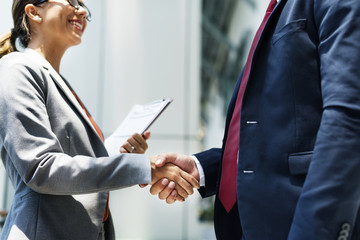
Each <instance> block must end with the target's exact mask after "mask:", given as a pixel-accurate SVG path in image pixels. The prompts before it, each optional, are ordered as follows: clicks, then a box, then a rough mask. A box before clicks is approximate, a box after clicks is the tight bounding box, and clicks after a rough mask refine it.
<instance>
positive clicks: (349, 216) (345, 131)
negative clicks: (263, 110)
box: [288, 0, 360, 239]
mask: <svg viewBox="0 0 360 240" xmlns="http://www.w3.org/2000/svg"><path fill="white" fill-rule="evenodd" d="M314 3H315V4H314V16H315V22H316V25H317V28H318V35H319V47H318V49H319V58H320V63H321V69H320V70H321V88H322V98H323V115H322V119H321V124H320V128H319V131H318V134H317V139H316V143H315V148H314V154H313V158H312V161H311V164H310V168H309V172H308V175H307V177H306V181H305V183H304V186H303V190H302V193H301V196H300V198H299V201H298V204H297V208H296V211H295V215H294V219H293V223H292V227H291V230H290V234H289V237H288V239H336V237H337V236H339V237H341V236H343V237H344V238H341V239H350V237H349V238H347V236H345V235H346V234H349V235H351V234H353V236H355V235H356V233H355V231H353V227H354V226H355V223H356V222H358V221H359V219H357V216H358V209H359V206H360V198H359V196H360V187H359V183H360V174H359V173H360V28H359V26H360V2H359V1H358V0H349V1H338V0H333V1H332V0H325V1H324V0H315V1H314ZM357 231H358V230H357ZM346 232H347V233H346ZM357 234H358V233H357ZM358 237H359V236H357V237H356V239H358ZM338 239H340V238H338ZM351 239H355V238H351Z"/></svg>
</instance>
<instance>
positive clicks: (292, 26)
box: [271, 19, 307, 44]
mask: <svg viewBox="0 0 360 240" xmlns="http://www.w3.org/2000/svg"><path fill="white" fill-rule="evenodd" d="M306 22H307V20H306V19H299V20H295V21H292V22H290V23H288V24H286V25H285V26H284V27H282V28H281V29H280V30H279V31H278V32H277V33H275V34H274V35H273V37H272V41H271V42H272V44H275V43H277V42H278V41H279V40H280V39H282V38H283V37H285V36H287V35H290V34H292V33H295V32H297V31H303V30H304V29H305V27H306Z"/></svg>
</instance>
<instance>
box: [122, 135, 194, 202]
mask: <svg viewBox="0 0 360 240" xmlns="http://www.w3.org/2000/svg"><path fill="white" fill-rule="evenodd" d="M149 138H150V132H145V133H144V134H143V135H140V134H138V133H135V134H134V135H132V136H131V137H130V138H129V139H128V140H127V142H126V143H125V144H124V145H123V146H121V148H120V152H121V153H139V154H143V153H145V151H146V150H147V148H148V145H147V143H146V140H148V139H149ZM150 161H151V179H152V180H151V183H150V184H151V185H152V186H151V188H150V193H151V194H152V195H158V196H159V198H160V199H162V200H166V202H167V203H168V204H171V203H174V202H175V201H180V202H183V201H185V199H186V198H187V197H188V196H189V195H191V194H193V192H194V191H193V188H197V189H198V188H199V187H200V186H199V172H198V170H197V167H196V164H195V162H194V160H193V159H192V157H190V156H186V155H181V154H177V153H164V154H159V155H157V156H152V157H150ZM145 186H147V184H141V185H140V187H145Z"/></svg>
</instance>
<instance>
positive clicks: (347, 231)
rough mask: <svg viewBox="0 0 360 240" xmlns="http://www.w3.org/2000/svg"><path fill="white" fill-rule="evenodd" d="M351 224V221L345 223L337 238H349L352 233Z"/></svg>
mask: <svg viewBox="0 0 360 240" xmlns="http://www.w3.org/2000/svg"><path fill="white" fill-rule="evenodd" d="M350 230H351V225H350V224H349V223H343V224H342V225H341V230H340V233H339V236H338V238H337V240H347V239H348V237H349V234H350Z"/></svg>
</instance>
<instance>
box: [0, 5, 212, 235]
mask: <svg viewBox="0 0 360 240" xmlns="http://www.w3.org/2000/svg"><path fill="white" fill-rule="evenodd" d="M11 2H12V1H11V0H7V1H3V3H2V7H1V9H0V21H1V25H0V32H1V33H2V32H4V31H6V30H8V29H10V28H11V27H12V18H11V16H10V9H11ZM85 3H86V4H87V5H88V7H89V8H90V10H91V12H92V15H93V21H92V22H91V23H90V24H89V25H88V29H87V31H86V33H85V35H84V37H83V42H82V44H81V45H80V46H76V47H73V48H71V49H70V50H69V51H68V52H67V53H66V55H65V57H64V59H63V62H62V66H61V72H62V74H63V75H64V76H65V77H66V78H67V80H68V81H69V82H70V83H71V84H72V86H73V88H74V89H75V91H77V93H78V95H79V96H80V98H82V100H83V102H84V103H85V105H86V106H87V108H88V109H89V111H90V112H91V113H92V115H93V117H94V119H95V120H96V121H97V122H98V123H99V125H100V126H101V128H102V129H103V131H104V133H105V135H109V134H110V133H111V132H112V131H113V130H114V129H115V128H116V126H117V125H118V124H119V123H120V122H121V120H122V119H123V118H124V117H125V115H126V113H127V112H128V111H129V110H130V108H131V106H132V105H133V104H135V103H146V102H149V101H152V100H155V99H159V98H174V102H173V103H172V104H171V105H170V106H169V108H168V109H167V110H166V111H165V113H164V114H163V115H162V116H161V117H160V119H158V121H157V122H156V123H155V124H154V125H153V126H152V127H151V129H150V130H151V131H152V138H151V140H150V141H149V145H150V148H149V150H148V153H147V154H149V155H153V154H156V153H160V152H164V151H177V152H182V153H186V154H190V153H194V152H197V151H199V150H201V149H199V146H200V145H199V139H198V138H197V137H196V134H197V131H198V128H199V113H200V111H199V91H200V89H199V82H200V81H199V77H200V76H199V74H200V73H199V71H200V19H201V1H200V0H171V1H169V0H131V1H128V0H106V1H99V0H86V1H85ZM1 176H3V175H1ZM2 182H3V179H0V186H2V185H3V184H1V183H2ZM1 190H2V189H1V188H0V191H1ZM110 199H111V200H110V207H111V211H112V215H113V218H114V221H115V227H116V233H117V237H118V238H119V239H211V238H213V230H212V225H205V224H200V223H198V221H197V210H198V205H199V201H200V200H199V195H198V193H195V194H194V195H193V196H192V197H191V198H190V199H188V200H187V201H186V202H185V203H175V204H173V205H167V204H166V203H165V202H163V201H160V200H158V199H157V198H156V197H154V196H151V195H150V194H149V192H148V188H146V189H140V188H139V187H137V186H135V187H132V188H129V189H122V190H118V191H114V192H112V193H111V195H110Z"/></svg>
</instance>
